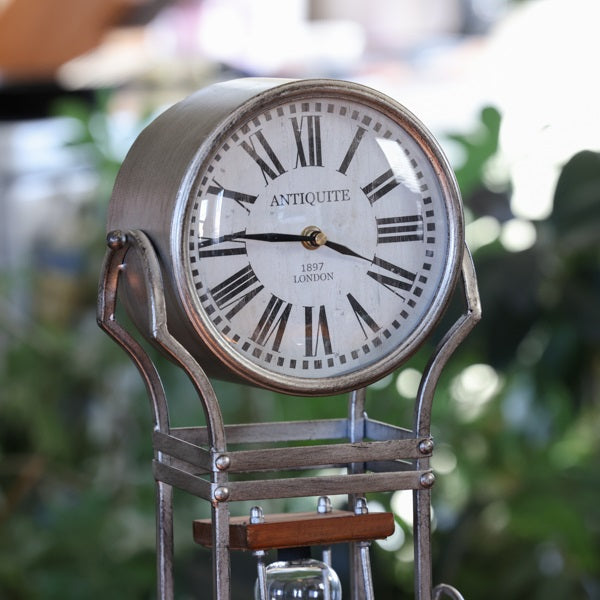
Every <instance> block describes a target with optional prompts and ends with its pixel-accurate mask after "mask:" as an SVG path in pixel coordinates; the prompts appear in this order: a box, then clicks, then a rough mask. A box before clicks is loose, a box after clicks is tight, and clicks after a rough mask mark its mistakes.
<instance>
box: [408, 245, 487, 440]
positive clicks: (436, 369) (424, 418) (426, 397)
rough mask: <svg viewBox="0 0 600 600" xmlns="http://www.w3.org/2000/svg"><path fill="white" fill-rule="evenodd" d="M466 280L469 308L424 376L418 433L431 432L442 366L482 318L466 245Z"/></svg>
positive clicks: (417, 416) (417, 412)
mask: <svg viewBox="0 0 600 600" xmlns="http://www.w3.org/2000/svg"><path fill="white" fill-rule="evenodd" d="M462 279H463V287H464V294H465V300H466V304H467V310H466V311H465V313H464V314H463V315H462V316H461V317H460V318H459V319H458V320H457V321H456V322H455V323H454V325H453V326H452V327H451V328H450V329H449V330H448V332H447V333H446V335H445V336H444V337H443V338H442V341H441V342H440V343H439V344H438V346H437V348H436V349H435V351H434V353H433V355H432V357H431V359H430V360H429V363H428V364H427V367H426V368H425V371H424V373H423V377H422V378H421V385H420V386H419V391H418V393H417V402H416V405H415V424H414V433H415V435H417V436H425V435H429V431H430V429H431V407H432V404H433V395H434V393H435V388H436V386H437V383H438V380H439V378H440V375H441V373H442V369H443V368H444V367H445V365H446V363H447V362H448V360H449V359H450V357H451V356H452V354H453V353H454V351H455V350H456V348H457V347H458V346H459V344H460V343H461V342H462V341H463V340H464V339H465V338H466V337H467V335H468V334H469V333H470V331H471V330H472V329H473V327H475V325H476V324H477V323H478V322H479V320H480V319H481V301H480V299H479V290H478V288H477V278H476V276H475V267H474V265H473V259H472V258H471V253H470V252H469V249H468V248H467V247H466V246H465V249H464V254H463V260H462Z"/></svg>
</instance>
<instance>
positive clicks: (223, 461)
mask: <svg viewBox="0 0 600 600" xmlns="http://www.w3.org/2000/svg"><path fill="white" fill-rule="evenodd" d="M215 465H216V467H217V469H219V471H226V470H227V469H229V467H230V466H231V457H230V456H228V455H227V454H221V455H220V456H217V459H216V460H215Z"/></svg>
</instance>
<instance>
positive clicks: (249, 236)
mask: <svg viewBox="0 0 600 600" xmlns="http://www.w3.org/2000/svg"><path fill="white" fill-rule="evenodd" d="M238 240H239V241H242V240H256V241H259V242H310V241H311V240H312V238H311V236H309V235H296V234H293V233H277V232H267V233H246V230H245V229H244V230H242V231H236V232H235V233H228V234H226V235H221V236H219V237H216V238H201V241H200V243H199V244H198V247H199V248H206V247H207V246H213V245H215V244H222V243H223V242H237V241H238Z"/></svg>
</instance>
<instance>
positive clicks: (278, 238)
mask: <svg viewBox="0 0 600 600" xmlns="http://www.w3.org/2000/svg"><path fill="white" fill-rule="evenodd" d="M317 234H320V235H321V236H323V234H322V232H321V231H320V230H317V231H316V232H315V231H313V232H311V233H310V235H297V234H294V233H276V232H268V233H246V231H244V230H242V231H237V232H235V233H228V234H226V235H222V236H219V237H216V238H204V239H202V241H201V242H200V243H199V244H198V247H199V248H205V247H207V246H213V245H214V244H221V243H223V242H232V241H236V240H256V241H259V242H306V243H308V244H310V245H311V246H312V247H313V248H318V247H319V246H322V245H324V246H327V247H328V248H331V249H332V250H334V251H335V252H339V253H340V254H344V255H345V256H353V257H354V258H360V259H362V260H366V261H367V262H373V261H372V259H371V258H367V257H366V256H362V255H361V254H358V253H356V252H354V250H351V249H350V248H348V247H347V246H344V245H342V244H338V243H337V242H332V241H331V240H328V239H327V238H326V237H325V236H323V237H321V238H318V241H317Z"/></svg>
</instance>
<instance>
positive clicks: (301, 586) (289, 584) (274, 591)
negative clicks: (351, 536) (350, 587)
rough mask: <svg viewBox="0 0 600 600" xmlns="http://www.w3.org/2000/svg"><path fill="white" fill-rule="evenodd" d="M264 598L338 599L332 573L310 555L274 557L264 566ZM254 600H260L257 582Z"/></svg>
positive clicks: (337, 583)
mask: <svg viewBox="0 0 600 600" xmlns="http://www.w3.org/2000/svg"><path fill="white" fill-rule="evenodd" d="M266 582H267V600H341V599H342V587H341V585H340V580H339V578H338V576H337V574H336V572H335V571H334V570H333V569H332V568H331V567H330V566H328V565H326V564H325V563H324V562H321V561H319V560H314V559H312V558H301V559H294V560H278V561H276V562H273V563H271V564H269V565H267V567H266ZM254 597H255V600H261V596H260V589H259V586H258V581H257V584H256V586H255V591H254Z"/></svg>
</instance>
